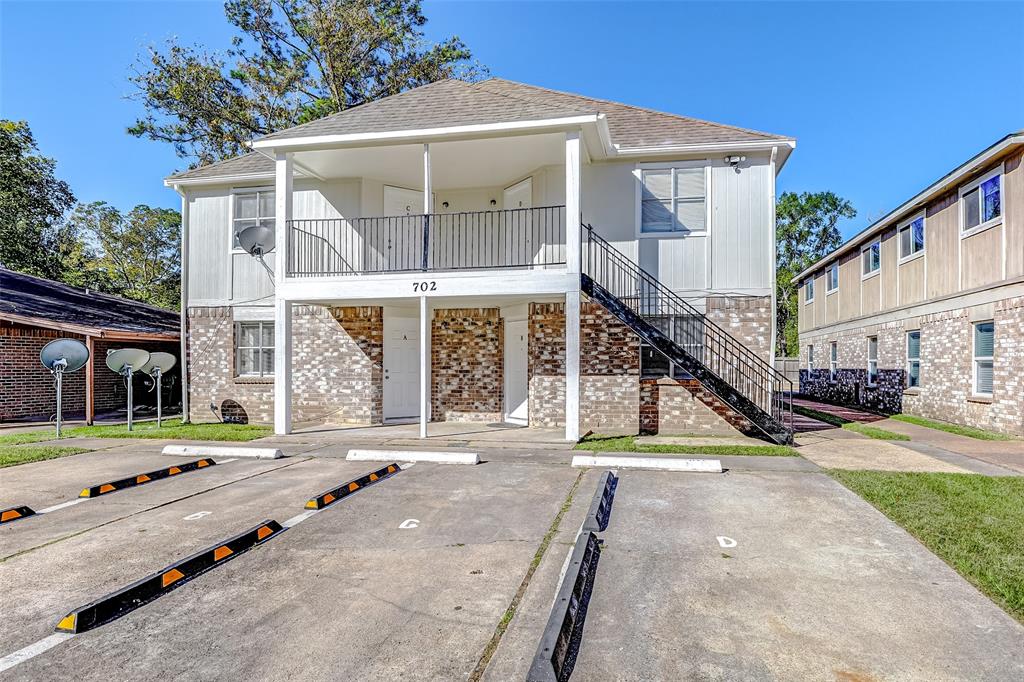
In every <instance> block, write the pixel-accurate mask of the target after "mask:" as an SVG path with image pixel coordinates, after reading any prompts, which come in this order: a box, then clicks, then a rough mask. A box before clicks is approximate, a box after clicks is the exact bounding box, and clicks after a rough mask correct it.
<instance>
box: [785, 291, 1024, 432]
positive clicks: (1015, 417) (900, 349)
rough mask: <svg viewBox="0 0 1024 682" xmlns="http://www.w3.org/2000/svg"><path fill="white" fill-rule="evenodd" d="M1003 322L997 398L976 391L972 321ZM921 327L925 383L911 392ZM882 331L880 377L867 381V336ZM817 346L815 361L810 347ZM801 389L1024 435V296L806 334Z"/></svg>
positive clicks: (838, 400)
mask: <svg viewBox="0 0 1024 682" xmlns="http://www.w3.org/2000/svg"><path fill="white" fill-rule="evenodd" d="M986 318H988V319H993V320H994V321H995V354H994V360H993V364H994V372H993V396H992V399H991V400H988V399H979V398H974V397H972V395H971V393H972V377H973V371H972V362H973V357H972V355H973V339H972V334H973V326H972V319H973V320H975V321H977V320H980V319H986ZM914 329H920V331H921V386H920V387H919V388H916V389H909V390H905V389H904V387H905V382H906V371H905V364H906V345H905V344H906V332H907V331H908V330H914ZM869 336H877V337H878V367H879V381H878V386H877V387H869V386H867V338H868V337H869ZM831 341H836V342H837V344H838V345H837V350H838V361H839V372H838V375H837V379H836V381H834V382H833V381H831V379H830V377H829V370H828V363H829V343H830V342H831ZM809 344H814V359H815V363H814V367H813V368H810V369H809V368H808V367H807V346H808V345H809ZM800 364H801V370H800V391H801V393H804V394H805V395H808V396H810V397H813V398H817V399H820V400H824V401H826V402H831V403H836V404H840V405H853V406H859V407H864V408H867V409H869V410H874V411H877V412H882V413H887V414H892V413H897V412H905V413H907V414H914V415H918V416H922V417H927V418H930V419H939V420H943V421H950V422H955V423H959V424H966V425H970V426H977V427H979V428H984V429H991V430H994V431H1000V432H1002V433H1009V434H1017V435H1024V379H1022V376H1024V298H1011V299H1004V300H1002V301H999V302H997V303H995V304H994V305H992V306H991V313H990V314H989V313H988V312H987V311H986V312H985V313H979V312H978V311H974V313H973V315H972V311H971V309H968V308H959V309H955V310H950V311H946V312H942V313H936V314H932V315H926V316H923V317H915V318H910V319H904V320H896V321H892V322H887V323H885V324H879V325H866V326H864V327H859V328H854V329H850V330H847V331H843V332H838V333H831V334H829V333H821V332H811V333H804V334H802V335H801V338H800Z"/></svg>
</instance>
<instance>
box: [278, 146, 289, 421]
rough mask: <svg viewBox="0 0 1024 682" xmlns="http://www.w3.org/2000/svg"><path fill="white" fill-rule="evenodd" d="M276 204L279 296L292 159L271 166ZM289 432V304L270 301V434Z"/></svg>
mask: <svg viewBox="0 0 1024 682" xmlns="http://www.w3.org/2000/svg"><path fill="white" fill-rule="evenodd" d="M275 173H276V183H275V187H274V192H275V195H274V199H275V202H276V205H275V210H276V213H275V215H276V217H277V219H276V221H275V224H276V227H275V234H274V237H275V247H274V251H275V256H274V280H275V282H276V286H277V291H278V292H280V291H281V289H282V287H281V285H282V284H283V283H284V276H285V271H286V270H287V267H288V265H287V263H288V221H289V220H291V218H292V155H291V154H290V153H284V154H278V155H277V160H276V163H275ZM291 431H292V304H291V301H288V300H285V299H284V298H282V297H281V295H280V294H278V295H277V296H276V297H275V299H274V433H276V434H278V435H285V434H289V433H291Z"/></svg>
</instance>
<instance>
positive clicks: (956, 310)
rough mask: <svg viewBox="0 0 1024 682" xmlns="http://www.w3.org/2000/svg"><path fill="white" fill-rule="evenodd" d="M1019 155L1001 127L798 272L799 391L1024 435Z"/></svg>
mask: <svg viewBox="0 0 1024 682" xmlns="http://www.w3.org/2000/svg"><path fill="white" fill-rule="evenodd" d="M1022 160H1024V133H1015V134H1012V135H1008V136H1006V137H1005V138H1003V139H1002V140H1000V141H998V142H997V143H996V144H994V145H992V146H991V147H989V148H988V149H986V150H985V151H983V152H981V153H980V154H978V155H977V156H975V157H974V158H972V159H970V160H969V161H967V162H966V163H965V164H963V165H962V166H960V167H959V168H957V169H955V170H954V171H952V172H951V173H949V174H948V175H946V176H945V177H943V178H942V179H941V180H939V181H938V182H936V183H935V184H933V185H932V186H931V187H929V188H927V189H926V190H924V191H923V192H921V193H920V194H918V195H917V196H915V197H914V198H912V199H910V200H909V201H907V202H906V203H904V204H903V205H902V206H900V207H899V208H897V209H896V210H895V211H893V212H892V213H890V214H889V215H887V216H885V217H884V218H882V219H881V220H879V221H878V222H876V223H875V224H873V225H872V226H871V227H869V228H867V229H866V230H864V231H863V232H862V233H860V234H859V235H857V236H856V237H854V238H853V239H851V240H850V241H849V242H847V243H846V244H844V245H843V246H842V247H840V248H839V249H838V250H837V251H835V252H834V253H832V254H830V255H829V256H827V257H826V258H824V259H822V260H821V261H819V262H818V263H816V264H814V266H812V267H811V268H809V269H808V270H806V271H805V272H802V273H800V275H798V276H797V278H796V281H797V282H799V283H800V285H801V288H800V359H801V371H800V377H801V378H800V387H801V392H802V393H804V394H806V395H809V396H812V397H815V398H818V399H821V400H825V401H828V402H832V403H837V404H844V405H856V406H859V407H864V408H867V409H869V410H874V411H878V412H882V413H897V412H905V413H908V414H914V415H919V416H922V417H928V418H931V419H939V420H945V421H950V422H956V423H960V424H967V425H971V426H977V427H980V428H985V429H991V430H994V431H1000V432H1003V433H1008V434H1017V435H1024V383H1022V382H1024V379H1022V377H1024V164H1022ZM812 354H813V358H812V357H811V355H812Z"/></svg>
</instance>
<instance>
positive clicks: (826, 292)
mask: <svg viewBox="0 0 1024 682" xmlns="http://www.w3.org/2000/svg"><path fill="white" fill-rule="evenodd" d="M833 267H835V269H836V285H835V287H833V288H832V289H829V288H828V273H829V271H830V270H831V269H832V268H833ZM837 291H839V264H838V263H836V264H835V265H834V266H832V265H830V266H829V267H828V268H827V269H826V270H825V295H826V296H831V295H832V294H834V293H836V292H837Z"/></svg>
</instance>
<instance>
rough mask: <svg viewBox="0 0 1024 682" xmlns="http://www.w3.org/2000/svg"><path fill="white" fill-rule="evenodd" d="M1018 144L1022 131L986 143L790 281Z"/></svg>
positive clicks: (849, 248) (1023, 138)
mask: <svg viewBox="0 0 1024 682" xmlns="http://www.w3.org/2000/svg"><path fill="white" fill-rule="evenodd" d="M1018 144H1024V132H1018V133H1011V134H1010V135H1007V136H1006V137H1004V138H1002V139H1001V140H999V141H998V142H996V143H995V144H993V145H992V146H990V147H989V148H988V149H985V150H984V151H982V152H980V153H979V154H976V155H975V156H974V157H972V158H971V159H969V160H968V161H967V162H965V163H962V164H960V165H959V166H957V167H956V168H954V169H953V170H952V171H950V172H949V173H947V174H946V175H944V176H942V177H941V178H939V179H938V180H936V181H935V182H933V183H932V184H930V185H929V186H928V187H927V188H926V189H925V190H924V191H922V192H918V193H917V194H915V195H914V196H913V197H912V198H910V199H908V200H907V201H905V202H903V203H902V204H900V205H899V206H898V207H896V208H895V209H893V210H892V211H889V213H887V214H886V215H885V216H883V217H882V218H879V219H878V220H876V221H875V222H873V223H872V224H871V225H868V226H867V227H866V228H864V229H863V230H861V231H860V232H858V233H857V234H856V235H854V236H853V237H851V238H850V239H848V240H847V241H846V243H845V244H843V245H842V246H840V247H839V248H838V249H836V250H835V251H833V252H832V253H830V254H828V255H827V256H825V257H824V258H822V259H820V260H819V261H818V262H816V263H814V264H813V265H811V266H810V267H808V268H807V269H805V270H804V271H803V272H801V273H799V274H797V275H796V276H795V277H793V279H792V280H791V281H792V282H796V283H799V280H801V279H803V278H804V277H806V276H807V275H809V274H810V273H812V272H814V271H815V270H817V269H818V268H820V267H822V266H823V265H825V264H826V263H828V262H830V261H833V260H835V259H837V258H838V257H839V256H842V255H843V254H845V253H847V252H849V251H852V250H854V249H855V248H857V247H859V246H860V245H861V244H862V243H863V242H864V240H866V239H869V238H870V237H872V236H874V234H875V233H878V232H881V231H882V230H884V229H885V228H886V227H888V226H889V225H891V224H892V223H893V222H894V221H896V220H899V218H900V216H902V215H904V214H906V213H907V212H909V211H914V210H919V209H920V208H922V207H923V206H924V204H925V203H926V202H927V201H929V200H931V199H932V198H933V196H934V195H936V194H941V193H942V192H945V191H946V190H947V189H949V187H950V185H954V184H960V182H961V181H962V180H963V179H964V177H966V176H968V175H970V174H971V173H975V172H977V171H979V170H981V169H982V167H984V166H986V165H988V164H989V162H991V161H992V159H994V158H996V157H998V156H1000V155H1001V154H1003V152H1005V151H1006V150H1007V149H1009V148H1010V147H1013V146H1015V145H1018Z"/></svg>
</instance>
